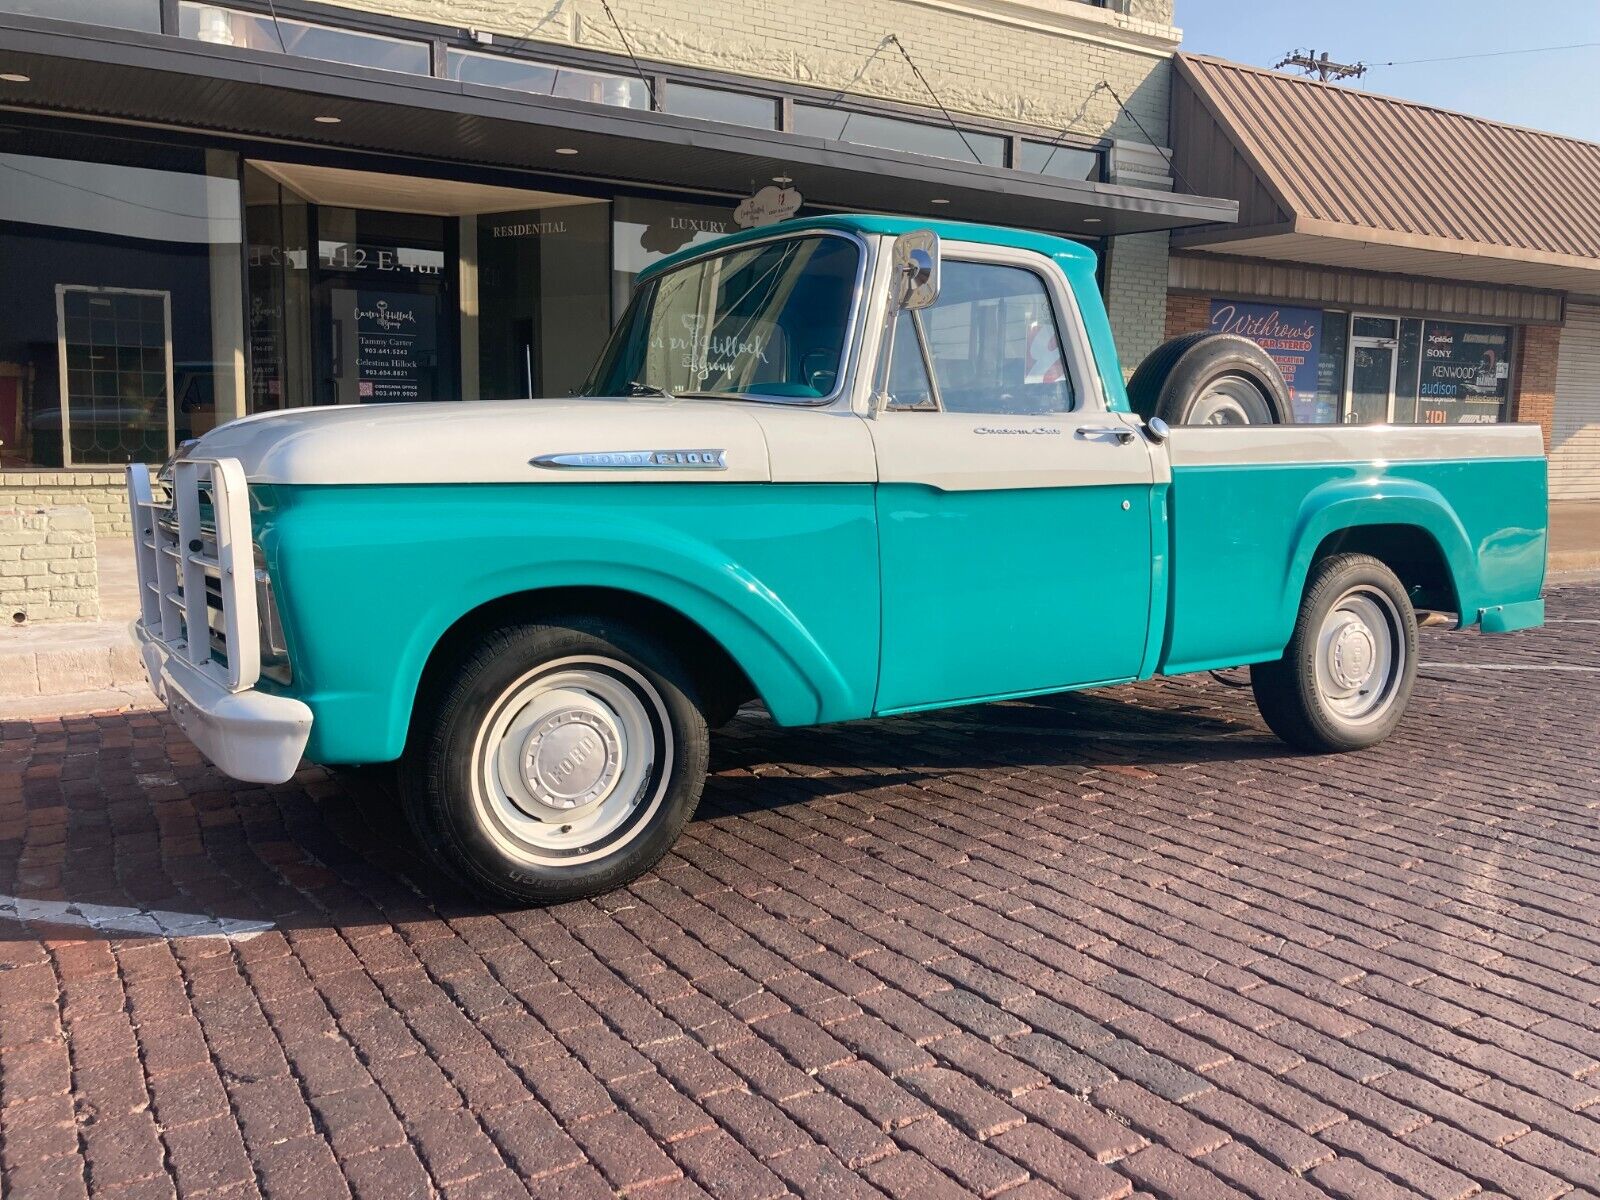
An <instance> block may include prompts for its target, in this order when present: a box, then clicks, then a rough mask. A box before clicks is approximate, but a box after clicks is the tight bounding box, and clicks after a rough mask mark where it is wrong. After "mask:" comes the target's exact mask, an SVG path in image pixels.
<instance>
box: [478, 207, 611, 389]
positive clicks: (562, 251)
mask: <svg viewBox="0 0 1600 1200" xmlns="http://www.w3.org/2000/svg"><path fill="white" fill-rule="evenodd" d="M610 210H611V206H610V205H609V204H607V203H606V202H605V201H603V200H595V201H579V202H575V203H569V204H562V205H560V206H558V207H544V208H533V209H523V210H520V211H516V212H501V213H487V214H482V215H480V216H478V217H477V219H476V222H477V243H478V259H477V280H478V304H477V339H478V395H479V396H480V397H481V398H482V399H485V400H502V399H510V398H515V397H522V396H567V395H571V394H572V393H574V392H576V391H577V390H578V388H579V387H580V386H582V384H583V381H584V380H585V379H586V378H588V375H589V371H590V370H591V369H592V368H593V367H594V361H595V359H596V358H597V357H598V356H599V353H600V348H601V346H603V345H604V344H605V340H606V333H607V331H609V330H610V328H611V293H610V289H609V288H608V287H607V286H606V269H607V266H606V265H607V262H608V261H609V259H610V256H611V255H610V239H611V220H610V216H611V211H610Z"/></svg>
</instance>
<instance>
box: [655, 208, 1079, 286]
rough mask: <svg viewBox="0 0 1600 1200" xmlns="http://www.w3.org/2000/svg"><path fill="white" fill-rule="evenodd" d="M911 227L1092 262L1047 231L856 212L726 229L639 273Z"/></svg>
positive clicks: (952, 237) (951, 238)
mask: <svg viewBox="0 0 1600 1200" xmlns="http://www.w3.org/2000/svg"><path fill="white" fill-rule="evenodd" d="M913 229H931V230H933V231H934V232H935V233H937V234H938V235H939V236H940V237H941V238H944V239H947V240H949V241H956V242H982V243H983V244H984V245H988V246H1007V247H1010V248H1012V249H1015V250H1032V251H1034V252H1036V253H1038V254H1044V255H1048V256H1049V257H1051V258H1054V259H1057V260H1071V261H1078V262H1082V263H1086V264H1088V265H1089V266H1090V268H1091V269H1093V265H1094V262H1095V254H1094V251H1093V250H1091V249H1089V247H1087V246H1082V245H1079V244H1078V243H1077V242H1074V241H1069V240H1068V239H1067V238H1063V237H1055V236H1053V235H1051V234H1048V233H1034V232H1033V231H1031V230H1027V229H1011V228H1008V227H1006V226H1004V225H982V224H978V223H975V222H969V221H929V220H923V219H921V218H918V217H881V216H870V215H866V214H859V213H829V214H826V215H823V216H816V217H797V218H793V219H791V220H787V221H780V222H778V223H777V224H775V225H764V226H761V227H760V228H757V229H742V230H740V231H739V232H738V233H730V234H728V235H727V236H725V237H720V238H717V239H715V240H714V241H709V242H699V243H696V244H695V245H692V246H685V247H684V248H683V249H682V250H678V251H675V252H674V253H672V254H669V255H668V256H667V257H666V258H664V259H662V260H661V261H660V262H656V263H652V264H651V265H650V266H648V267H646V268H645V269H644V270H643V271H641V272H639V280H640V281H641V282H642V281H643V280H645V279H649V278H651V277H653V276H656V275H659V274H661V272H663V271H670V270H671V269H672V268H673V267H675V266H677V265H678V264H679V263H681V262H685V261H687V260H689V259H691V258H700V257H701V256H703V255H706V254H714V253H716V252H718V251H721V250H724V249H727V248H730V247H733V246H738V245H741V244H742V243H744V242H754V241H760V240H761V239H763V238H770V237H773V236H774V235H779V234H794V233H807V232H809V231H812V230H837V231H841V232H844V233H859V234H864V235H867V236H873V235H878V234H883V235H887V236H889V237H898V236H899V235H900V234H902V233H909V232H910V231H911V230H913Z"/></svg>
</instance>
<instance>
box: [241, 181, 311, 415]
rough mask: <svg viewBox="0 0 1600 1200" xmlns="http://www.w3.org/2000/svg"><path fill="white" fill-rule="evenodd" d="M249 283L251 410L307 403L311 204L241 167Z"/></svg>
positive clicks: (308, 379)
mask: <svg viewBox="0 0 1600 1200" xmlns="http://www.w3.org/2000/svg"><path fill="white" fill-rule="evenodd" d="M244 221H245V236H246V237H247V238H248V246H249V248H248V251H247V255H246V261H247V264H248V266H247V271H248V279H249V284H250V312H249V338H250V411H251V412H268V411H270V410H272V409H277V408H298V407H300V406H302V405H306V404H310V403H311V397H312V386H311V348H310V330H311V315H310V314H311V266H312V264H311V255H310V251H309V250H308V249H307V247H308V246H310V244H311V242H310V236H311V235H310V225H309V221H310V205H309V204H307V203H306V201H305V200H304V199H303V198H302V197H300V196H298V195H296V194H295V193H294V192H293V191H291V190H290V189H288V188H286V187H284V186H283V185H282V184H281V183H279V182H278V181H277V180H276V179H273V178H272V177H271V176H269V175H267V174H266V173H265V172H263V171H261V170H259V169H258V168H256V167H255V166H253V165H248V164H247V165H246V166H245V170H244Z"/></svg>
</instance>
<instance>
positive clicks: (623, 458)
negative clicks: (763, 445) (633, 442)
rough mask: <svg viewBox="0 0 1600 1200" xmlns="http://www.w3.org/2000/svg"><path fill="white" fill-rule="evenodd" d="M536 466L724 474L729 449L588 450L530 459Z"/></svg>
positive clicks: (726, 467)
mask: <svg viewBox="0 0 1600 1200" xmlns="http://www.w3.org/2000/svg"><path fill="white" fill-rule="evenodd" d="M528 462H529V464H531V465H532V466H535V467H567V468H572V467H577V468H589V469H591V470H601V471H615V470H619V469H620V470H630V469H638V468H644V469H649V468H653V467H666V468H679V469H688V470H694V471H725V470H727V469H728V462H727V451H726V450H588V451H574V452H572V453H568V454H541V455H539V456H538V457H537V458H530V459H529V460H528Z"/></svg>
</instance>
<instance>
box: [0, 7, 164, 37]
mask: <svg viewBox="0 0 1600 1200" xmlns="http://www.w3.org/2000/svg"><path fill="white" fill-rule="evenodd" d="M0 12H12V13H21V14H22V15H23V16H25V17H54V18H55V19H56V20H58V21H82V22H84V24H86V25H112V26H115V27H116V28H118V29H138V30H142V31H143V32H145V33H160V32H161V0H0Z"/></svg>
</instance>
